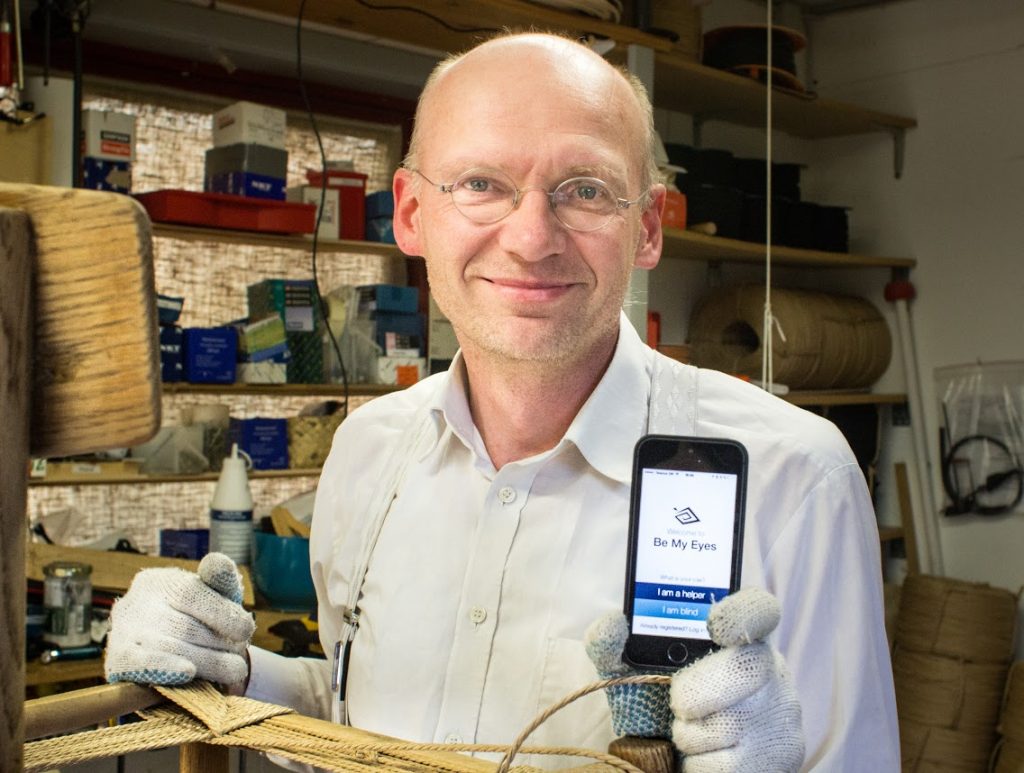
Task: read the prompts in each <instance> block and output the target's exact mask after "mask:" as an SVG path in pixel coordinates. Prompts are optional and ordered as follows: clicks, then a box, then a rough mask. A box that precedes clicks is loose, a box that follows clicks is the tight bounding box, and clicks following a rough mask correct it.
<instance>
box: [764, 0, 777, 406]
mask: <svg viewBox="0 0 1024 773" xmlns="http://www.w3.org/2000/svg"><path fill="white" fill-rule="evenodd" d="M765 5H766V6H767V9H768V10H767V16H768V29H767V33H766V34H767V35H768V44H767V45H766V46H765V48H766V49H767V52H768V59H767V62H766V68H765V91H766V94H765V104H766V105H767V107H766V109H765V126H766V128H765V197H764V201H765V240H764V241H765V250H764V266H765V279H764V322H763V323H762V326H761V388H762V389H765V390H767V391H771V388H772V383H773V382H774V380H775V378H774V372H773V364H774V363H773V360H774V357H773V354H772V323H773V322H774V320H775V317H774V315H773V314H772V0H768V2H767V3H765Z"/></svg>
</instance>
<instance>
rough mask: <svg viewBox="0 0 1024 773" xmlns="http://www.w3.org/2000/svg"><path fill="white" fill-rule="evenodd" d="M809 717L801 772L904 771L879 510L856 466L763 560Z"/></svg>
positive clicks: (827, 484) (839, 473)
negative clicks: (888, 637)
mask: <svg viewBox="0 0 1024 773" xmlns="http://www.w3.org/2000/svg"><path fill="white" fill-rule="evenodd" d="M765 571H766V579H767V582H768V586H769V587H770V588H771V589H772V590H773V592H774V593H775V594H776V596H777V597H778V599H779V602H780V604H781V607H782V621H781V623H780V625H779V628H778V629H777V631H776V633H775V639H776V644H777V646H778V647H779V649H780V650H781V651H782V653H783V654H784V655H785V658H786V662H787V664H788V666H789V669H790V671H791V673H792V675H793V679H794V682H795V687H796V690H797V692H798V694H799V696H800V702H801V706H802V709H803V722H804V731H805V735H806V742H807V754H806V758H805V764H804V770H814V771H830V772H835V771H851V772H853V771H864V770H899V767H900V751H899V737H898V731H897V727H898V723H897V719H896V704H895V694H894V689H893V679H892V666H891V661H890V655H889V650H888V642H887V640H886V637H885V624H884V603H883V598H882V587H881V570H880V549H879V543H878V527H877V524H876V521H875V518H874V509H873V507H872V505H871V500H870V497H869V495H868V491H867V487H866V485H865V483H864V478H863V475H862V474H861V472H860V469H859V468H858V467H857V466H856V464H854V463H853V462H851V463H849V464H846V465H841V466H838V467H836V468H835V469H833V470H832V471H830V472H828V473H827V474H826V475H825V476H824V478H823V479H822V480H820V481H819V482H818V483H817V485H815V486H814V487H813V488H811V489H810V490H809V492H808V493H807V496H806V497H805V498H804V500H803V502H802V504H801V505H800V507H799V509H798V511H797V512H796V513H795V514H794V517H793V518H791V519H790V520H789V522H788V524H787V526H786V528H785V529H784V530H783V531H782V532H781V533H780V534H779V537H778V539H777V540H776V542H775V544H774V545H773V547H772V549H771V551H770V552H769V554H768V555H767V556H766V561H765Z"/></svg>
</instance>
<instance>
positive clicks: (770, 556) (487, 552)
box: [248, 317, 899, 772]
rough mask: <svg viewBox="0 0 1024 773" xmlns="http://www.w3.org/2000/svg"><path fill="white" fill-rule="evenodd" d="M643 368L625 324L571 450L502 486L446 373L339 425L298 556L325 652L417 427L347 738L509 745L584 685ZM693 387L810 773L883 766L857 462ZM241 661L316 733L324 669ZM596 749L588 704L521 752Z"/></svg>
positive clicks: (882, 680) (873, 542)
mask: <svg viewBox="0 0 1024 773" xmlns="http://www.w3.org/2000/svg"><path fill="white" fill-rule="evenodd" d="M656 356H660V355H656V354H655V353H654V352H653V351H652V350H651V349H649V348H648V347H646V346H645V345H644V344H643V343H642V342H641V341H640V339H639V337H638V336H637V334H636V333H635V331H634V330H633V328H632V327H631V326H630V325H629V324H628V322H626V321H625V317H623V321H622V324H621V325H620V334H619V342H618V346H617V348H616V351H615V354H614V357H613V359H612V362H611V363H610V365H609V367H608V370H607V371H606V373H605V375H604V377H603V378H602V380H601V382H600V383H599V384H598V386H597V388H596V389H595V391H594V392H593V394H592V395H591V397H590V399H589V400H588V401H587V403H586V404H585V405H584V406H583V408H582V409H581V410H580V412H579V414H578V415H577V417H576V419H575V420H574V421H573V423H572V425H571V426H570V427H569V430H568V431H567V432H566V434H565V437H564V438H563V439H562V440H561V441H560V442H559V443H558V445H557V446H556V447H555V448H553V449H551V450H549V451H547V452H545V453H542V454H538V455H536V456H533V457H531V458H529V459H524V460H522V461H519V462H514V463H511V464H507V465H505V466H504V467H503V468H502V469H500V470H495V469H494V466H493V465H492V464H491V462H490V460H489V457H488V455H487V452H486V450H485V448H484V445H483V443H482V441H481V438H480V436H479V434H478V432H477V430H476V428H475V426H474V425H473V421H472V417H471V416H470V413H469V408H468V403H467V400H466V393H465V385H464V378H465V375H464V369H463V365H462V363H461V360H459V359H456V362H455V364H454V365H453V366H452V369H451V370H449V371H448V372H447V373H444V374H438V375H436V376H432V377H430V378H428V379H426V380H425V381H422V382H420V383H419V384H417V385H415V386H413V387H412V388H410V389H408V390H405V391H403V392H400V393H394V394H390V395H387V396H385V397H381V398H378V399H376V400H374V401H372V402H371V403H369V404H367V405H366V406H364V407H361V408H360V409H359V410H357V411H354V412H353V414H352V415H351V416H350V417H349V418H348V419H347V420H346V421H345V422H344V423H343V424H342V425H341V427H340V428H339V430H338V432H337V434H336V435H335V438H334V444H333V447H332V449H331V453H330V456H329V458H328V459H327V462H326V464H325V466H324V472H323V475H322V477H321V479H320V484H319V488H318V491H317V500H316V508H315V513H314V520H313V533H312V538H311V543H310V544H311V550H310V553H311V564H312V572H313V580H314V583H315V585H316V590H317V597H318V600H319V626H320V638H321V642H322V644H323V647H324V651H325V652H327V653H330V652H332V651H333V649H334V644H335V642H336V641H337V640H338V638H339V636H340V631H341V607H342V606H343V605H344V604H346V602H347V598H348V593H349V583H350V582H351V577H350V576H349V574H351V566H352V564H353V556H354V555H355V554H356V553H357V552H358V551H359V550H360V548H361V543H362V540H361V529H362V528H365V526H366V521H367V520H368V516H367V510H368V508H369V505H368V500H369V499H370V497H371V496H372V492H373V490H374V489H375V486H376V484H377V481H378V480H379V479H380V478H381V477H382V476H383V474H384V469H385V466H386V465H388V464H389V463H393V455H394V449H395V448H396V447H397V446H398V445H400V444H401V443H403V442H408V436H409V432H410V423H411V421H412V419H413V417H414V416H417V415H422V414H421V413H420V412H421V411H422V410H423V409H424V407H426V409H427V410H428V411H429V417H430V418H429V422H430V427H429V431H428V432H427V433H426V437H425V438H424V439H423V440H422V441H421V442H420V443H419V444H418V447H417V448H415V450H414V451H413V454H414V455H413V457H412V461H411V463H410V464H409V466H408V468H407V470H406V473H405V476H404V480H403V481H402V483H401V486H400V487H399V490H398V493H397V496H396V498H395V500H394V501H393V504H392V506H391V508H390V511H389V513H388V516H387V519H386V520H385V522H384V525H383V528H382V530H381V532H380V536H379V539H378V541H377V544H376V546H375V547H374V550H373V553H372V560H371V561H370V564H369V567H368V571H367V575H366V579H365V583H364V585H363V588H362V596H361V599H360V602H359V607H360V612H361V619H360V625H359V629H358V633H357V635H356V637H355V641H354V643H353V645H352V654H351V662H350V666H349V672H348V679H349V681H348V690H347V693H348V709H349V716H350V721H351V723H352V725H354V726H355V727H360V728H364V729H367V730H371V731H375V732H379V733H384V734H387V735H391V736H396V737H399V738H404V739H408V740H415V741H421V742H449V743H459V742H466V743H472V742H477V743H508V742H510V741H511V740H512V739H513V738H515V737H516V736H517V735H518V733H519V732H520V731H521V730H522V729H523V728H524V727H525V726H526V725H527V724H528V723H529V722H530V720H532V719H533V718H534V716H535V715H537V714H538V713H539V712H541V711H542V710H543V709H545V708H547V707H548V706H549V705H551V704H552V703H554V702H556V701H557V700H559V699H560V698H562V697H563V696H564V695H566V694H567V693H569V692H572V691H573V690H575V689H577V688H578V687H580V686H582V685H584V684H587V683H589V682H592V681H595V679H596V678H597V677H596V674H595V671H594V667H593V666H592V665H591V663H590V661H589V660H588V658H587V656H586V654H585V652H584V650H583V646H582V643H581V640H582V637H583V632H584V630H585V629H586V627H587V626H588V625H589V624H590V623H591V622H592V621H593V620H595V619H596V618H597V617H599V616H601V615H602V614H604V613H605V612H607V611H608V610H613V609H621V608H622V606H623V590H624V580H625V558H626V555H625V554H626V535H627V520H628V510H629V491H630V475H631V462H632V453H633V446H634V444H635V443H636V441H637V439H638V438H639V437H640V436H641V435H642V434H643V433H644V432H645V428H646V426H647V418H648V399H649V395H650V390H651V371H652V366H653V362H654V358H655V357H656ZM697 383H698V390H697V394H696V395H695V396H693V397H692V400H694V401H695V404H694V405H689V406H688V409H689V410H692V411H693V412H694V414H695V430H696V434H698V435H703V436H708V437H725V438H732V439H734V440H738V441H739V442H741V443H742V444H743V445H744V446H746V448H747V452H748V454H749V459H750V470H749V481H748V495H747V524H746V534H745V542H744V555H743V570H742V571H743V578H742V579H743V583H742V584H743V585H744V586H748V585H757V586H761V587H764V588H766V589H768V590H769V591H771V592H772V593H773V594H775V596H776V597H777V598H778V599H779V602H780V604H781V607H782V621H781V623H780V625H779V627H778V629H777V630H776V632H775V633H774V634H773V635H772V642H773V643H774V644H775V646H777V647H778V648H779V649H780V650H781V652H782V653H783V655H784V656H785V659H786V662H787V663H788V665H789V668H790V670H791V672H792V675H793V679H794V683H795V686H796V689H797V692H798V694H799V695H800V700H801V705H802V708H803V721H804V729H805V734H806V741H807V758H806V763H805V769H807V770H810V769H816V770H821V771H858V772H859V771H867V770H870V771H897V770H899V741H898V733H897V723H896V709H895V700H894V694H893V684H892V672H891V667H890V661H889V653H888V648H887V644H886V638H885V632H884V628H883V606H882V593H881V577H880V571H879V545H878V532H877V526H876V523H875V519H874V515H873V510H872V507H871V503H870V499H869V497H868V492H867V489H866V487H865V484H864V480H863V476H862V474H861V472H860V469H859V468H858V467H857V464H856V462H855V460H854V458H853V455H852V453H851V452H850V450H849V448H848V446H847V444H846V442H845V440H844V439H843V437H842V435H841V434H840V433H839V431H838V430H837V429H836V428H835V426H834V425H832V424H831V423H830V422H828V421H826V420H824V419H821V418H819V417H817V416H815V415H813V414H811V413H810V412H807V411H804V410H802V409H799V408H796V407H794V406H792V405H790V404H788V403H785V402H783V401H781V400H778V399H776V398H774V397H772V396H770V395H768V394H767V393H765V392H764V391H762V390H760V389H758V388H756V387H753V386H750V385H748V384H745V383H743V382H741V381H739V380H738V379H735V378H732V377H730V376H726V375H724V374H721V373H717V372H715V371H707V370H700V371H698V372H697ZM543 411H544V406H543V405H538V406H537V412H538V416H542V415H543ZM252 663H253V666H252V676H251V679H250V686H249V692H248V694H249V695H251V696H254V697H260V698H263V699H266V700H274V701H276V702H279V703H285V704H287V705H293V706H295V707H296V708H297V709H298V710H300V711H302V712H303V713H307V714H312V715H314V716H330V710H329V701H330V700H331V695H330V692H329V685H328V684H326V683H325V682H326V681H327V680H329V676H328V675H327V674H328V668H329V664H324V663H323V662H316V661H308V660H292V661H288V660H287V659H284V658H279V657H275V656H271V655H269V654H268V653H262V652H260V651H258V650H255V649H254V650H253V652H252ZM612 738H613V735H612V731H611V723H610V720H609V714H608V709H607V704H606V702H605V699H604V697H603V695H601V694H600V693H597V694H593V695H590V696H588V697H586V698H584V699H582V700H579V701H577V702H575V703H573V704H572V705H570V706H569V707H568V708H566V709H563V710H562V711H561V712H559V713H557V714H555V715H554V716H553V717H552V718H550V719H549V720H548V721H547V722H545V723H544V724H543V725H542V726H541V727H540V728H539V729H538V730H537V731H536V732H535V733H534V734H533V735H532V736H531V737H530V740H529V744H531V745H561V746H583V747H589V748H594V749H599V750H604V749H606V747H607V744H608V742H609V741H611V740H612ZM531 762H534V763H537V762H538V760H536V759H534V760H531ZM573 762H574V763H578V760H576V761H573ZM545 764H550V763H549V762H548V763H545Z"/></svg>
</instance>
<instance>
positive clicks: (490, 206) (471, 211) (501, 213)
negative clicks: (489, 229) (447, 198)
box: [451, 169, 516, 223]
mask: <svg viewBox="0 0 1024 773" xmlns="http://www.w3.org/2000/svg"><path fill="white" fill-rule="evenodd" d="M451 193H452V201H453V202H454V203H455V207H456V208H457V209H458V210H459V212H461V213H462V214H463V215H465V216H466V217H468V218H469V219H470V220H472V221H474V222H476V223H494V222H496V221H498V220H501V219H502V218H503V217H505V215H507V214H508V213H509V212H511V211H512V206H513V204H514V203H515V200H516V186H515V183H513V182H512V181H511V180H510V179H509V178H508V177H506V176H505V175H503V174H502V173H501V172H497V171H495V170H493V169H471V170H470V171H468V172H466V173H465V174H464V175H462V176H461V177H460V178H459V179H458V180H456V181H455V183H454V184H453V185H452V191H451Z"/></svg>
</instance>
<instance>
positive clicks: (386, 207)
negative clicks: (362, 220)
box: [366, 191, 395, 222]
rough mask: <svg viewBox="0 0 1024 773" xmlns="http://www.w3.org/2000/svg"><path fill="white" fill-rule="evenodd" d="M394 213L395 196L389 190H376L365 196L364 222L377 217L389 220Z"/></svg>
mask: <svg viewBox="0 0 1024 773" xmlns="http://www.w3.org/2000/svg"><path fill="white" fill-rule="evenodd" d="M394 214H395V197H394V195H393V194H392V193H391V191H377V192H376V193H371V194H369V195H368V196H367V197H366V222H370V221H371V220H373V219H374V218H378V217H386V218H387V219H388V220H390V219H391V217H392V216H393V215H394Z"/></svg>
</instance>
